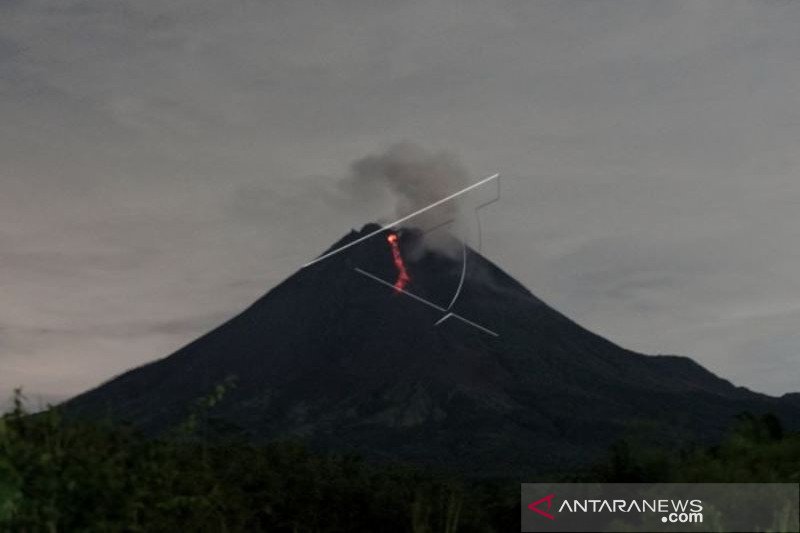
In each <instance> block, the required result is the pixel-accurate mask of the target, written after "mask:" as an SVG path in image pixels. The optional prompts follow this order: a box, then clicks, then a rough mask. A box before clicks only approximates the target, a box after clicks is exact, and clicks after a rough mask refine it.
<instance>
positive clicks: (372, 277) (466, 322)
mask: <svg viewBox="0 0 800 533" xmlns="http://www.w3.org/2000/svg"><path fill="white" fill-rule="evenodd" d="M354 270H355V271H356V272H358V273H359V274H361V275H362V276H366V277H368V278H370V279H371V280H373V281H377V282H378V283H380V284H381V285H386V286H387V287H389V288H391V289H392V290H393V291H397V292H402V293H403V294H405V295H406V296H409V297H411V298H413V299H415V300H417V301H418V302H420V303H423V304H425V305H427V306H428V307H432V308H433V309H436V310H437V311H439V312H442V313H446V314H445V315H444V316H443V317H442V318H440V319H439V321H438V322H436V325H437V326H438V325H439V324H441V323H442V322H444V321H445V320H446V319H448V318H450V317H453V318H457V319H458V320H460V321H462V322H464V323H465V324H469V325H470V326H472V327H474V328H477V329H479V330H481V331H483V332H484V333H488V334H489V335H491V336H493V337H499V336H500V335H498V334H497V333H495V332H494V331H492V330H490V329H489V328H485V327H483V326H481V325H480V324H476V323H475V322H473V321H472V320H467V319H466V318H464V317H463V316H461V315H458V314H456V313H453V312H452V311H448V310H447V309H445V308H444V307H441V306H439V305H436V304H435V303H433V302H431V301H428V300H426V299H425V298H423V297H421V296H417V295H416V294H414V293H411V292H408V291H407V290H405V289H401V288H399V287H395V286H394V285H392V284H391V283H389V282H388V281H384V280H382V279H381V278H379V277H378V276H376V275H374V274H370V273H369V272H367V271H365V270H361V269H360V268H355V269H354Z"/></svg>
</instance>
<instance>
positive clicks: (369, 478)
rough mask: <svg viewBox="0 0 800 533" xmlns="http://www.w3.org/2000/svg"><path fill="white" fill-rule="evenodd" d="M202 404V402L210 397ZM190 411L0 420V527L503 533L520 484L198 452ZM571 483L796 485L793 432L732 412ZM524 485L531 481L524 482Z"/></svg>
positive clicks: (339, 462) (613, 457)
mask: <svg viewBox="0 0 800 533" xmlns="http://www.w3.org/2000/svg"><path fill="white" fill-rule="evenodd" d="M211 400H212V401H213V400H214V398H213V397H212V399H211ZM198 419H200V418H198V417H196V416H193V417H191V418H190V420H188V421H187V424H185V426H184V427H182V428H179V430H178V431H176V433H175V434H173V435H171V436H169V437H167V438H161V439H149V438H145V437H143V436H142V435H140V434H138V433H136V432H135V431H133V430H131V429H129V428H125V427H118V426H111V425H110V424H86V423H76V422H66V421H64V420H63V419H62V418H61V416H60V414H59V412H58V410H57V409H48V410H47V411H44V412H42V413H39V414H37V415H34V416H30V415H26V413H25V412H24V409H23V408H22V404H21V399H20V397H19V396H18V397H17V402H16V408H15V409H14V410H13V411H12V412H10V413H7V414H6V415H4V416H3V417H2V419H0V530H4V531H5V530H9V531H20V532H35V531H47V532H58V531H69V532H71V531H231V532H233V531H248V532H250V531H253V532H256V531H275V532H283V531H286V532H297V533H299V532H323V531H324V532H329V531H330V532H334V531H348V532H351V531H352V532H358V531H385V532H393V531H397V532H400V531H412V532H434V531H435V532H446V533H447V532H451V533H452V532H456V531H458V532H473V531H475V532H477V531H481V532H488V531H504V532H505V531H516V530H517V529H518V527H519V514H518V513H519V485H518V482H519V480H508V481H505V482H500V481H496V482H487V481H481V482H474V481H472V482H470V481H465V480H459V479H454V478H453V477H449V476H444V475H436V474H433V473H430V472H427V471H422V470H419V469H414V468H411V467H404V466H396V465H382V466H376V465H371V464H367V463H365V462H362V461H361V460H359V459H358V458H356V457H350V456H337V455H319V454H314V453H310V452H309V451H308V450H306V449H305V448H304V447H303V446H302V445H300V444H298V443H280V444H272V445H268V446H253V445H250V444H247V443H245V442H236V441H231V440H228V441H220V442H216V441H215V443H214V444H204V443H203V439H197V438H191V436H192V433H194V432H195V431H196V430H197V426H198V423H197V420H198ZM562 479H565V480H573V481H632V482H635V481H672V482H678V481H689V482H692V481H704V482H733V481H740V482H741V481H765V482H766V481H773V482H774V481H780V482H800V435H797V434H794V435H783V432H782V430H781V428H780V425H779V424H778V422H777V420H776V419H774V417H769V416H767V417H754V416H751V415H742V416H741V417H740V420H739V423H738V425H737V426H736V429H735V430H734V431H733V432H732V433H731V435H730V436H729V437H728V438H727V439H726V440H725V442H723V443H722V444H720V445H718V446H715V447H712V448H700V447H698V448H695V449H689V448H687V449H683V450H679V451H674V452H673V451H665V450H653V449H643V448H642V447H640V446H637V445H636V444H635V442H633V441H621V442H619V443H618V444H617V445H615V446H614V447H613V449H612V450H611V451H610V452H609V455H608V457H607V458H606V459H605V460H604V461H602V462H600V463H599V464H598V465H597V466H595V467H594V468H592V469H590V470H588V471H584V472H578V473H572V474H570V475H568V476H562ZM524 481H541V479H538V480H534V479H527V480H524Z"/></svg>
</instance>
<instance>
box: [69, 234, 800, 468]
mask: <svg viewBox="0 0 800 533" xmlns="http://www.w3.org/2000/svg"><path fill="white" fill-rule="evenodd" d="M376 228H377V226H375V225H367V226H365V227H364V228H362V230H360V231H356V230H354V231H351V232H350V233H348V234H346V235H345V236H344V237H342V239H340V240H339V241H337V243H335V244H334V245H332V246H331V247H330V248H329V249H328V250H327V251H326V252H325V253H327V252H329V251H332V250H335V249H337V248H339V247H340V246H342V245H344V244H346V243H348V242H352V241H353V240H355V239H357V238H360V237H362V236H364V235H366V234H368V233H370V232H372V231H374V230H375V229H376ZM398 233H399V246H400V249H401V250H402V255H403V256H404V257H406V258H407V260H406V261H407V265H406V266H407V267H408V271H409V273H410V277H411V280H410V282H409V284H408V286H407V290H409V291H410V292H411V293H412V294H414V295H417V296H419V297H422V298H425V299H426V300H429V301H431V302H434V303H436V304H437V305H440V306H441V307H446V305H447V303H448V302H449V301H450V299H451V297H452V294H453V292H454V290H455V289H456V287H457V286H458V283H459V280H460V273H461V264H460V262H459V259H460V258H459V257H458V254H455V255H454V256H451V255H450V254H443V253H440V252H439V251H437V250H430V249H426V248H424V247H423V246H422V244H421V236H420V233H419V232H417V231H414V230H408V229H406V230H401V231H399V232H398ZM464 252H465V256H466V259H467V269H466V280H465V283H464V286H463V290H462V291H461V294H460V296H459V298H458V300H457V301H456V303H455V304H454V306H453V308H452V311H453V312H455V313H458V314H459V315H461V316H463V317H464V318H466V319H468V320H470V321H474V322H476V323H479V324H481V325H484V326H485V327H486V328H488V329H491V330H493V331H496V332H497V333H498V334H499V337H497V338H495V337H492V336H491V335H487V334H486V333H485V332H483V331H480V330H479V329H477V328H474V327H472V326H470V325H469V324H466V323H464V322H462V321H459V320H457V319H454V318H449V319H447V320H445V321H444V322H442V323H440V324H439V325H435V324H436V323H437V321H438V320H440V319H441V318H442V316H443V313H442V312H440V311H437V310H435V309H432V308H430V307H428V306H425V305H423V304H422V303H420V302H419V301H415V300H414V299H413V298H411V297H408V296H407V295H404V294H400V293H398V292H397V291H395V290H393V289H391V288H390V287H386V286H384V285H382V284H380V283H377V282H376V281H375V280H372V279H369V278H368V277H366V276H364V275H361V274H360V273H359V272H358V271H357V270H356V269H359V270H361V271H363V272H368V273H370V274H372V275H374V276H377V277H378V278H380V279H382V280H385V281H386V282H387V283H392V282H393V281H394V280H395V279H396V276H397V269H396V266H395V264H394V262H393V258H392V253H391V246H390V244H389V243H387V241H386V236H385V234H379V235H377V236H375V237H374V238H372V239H369V240H367V241H364V242H363V243H361V244H359V245H357V246H353V247H351V248H349V249H348V250H345V251H342V252H340V253H337V254H335V255H333V256H331V257H329V258H327V259H325V260H324V261H320V262H318V263H315V264H312V265H310V266H308V267H307V268H303V269H301V270H300V271H298V272H297V273H295V274H294V275H292V276H290V277H289V278H287V279H286V280H284V281H283V282H282V283H280V284H278V285H277V286H276V287H274V288H273V289H271V290H270V291H268V292H267V294H265V295H264V296H262V297H261V298H259V299H258V300H257V301H256V302H254V303H253V304H252V305H251V306H250V307H248V308H247V309H245V310H244V311H243V312H242V313H240V314H238V315H237V316H235V317H234V318H232V319H231V320H229V321H227V322H226V323H224V324H222V325H221V326H219V327H218V328H215V329H214V330H212V331H210V332H209V333H207V334H205V335H203V336H201V337H200V338H198V339H197V340H195V341H193V342H191V343H189V344H188V345H187V346H185V347H183V348H181V349H180V350H178V351H177V352H175V353H173V354H172V355H170V356H168V357H166V358H163V359H160V360H158V361H155V362H153V363H149V364H148V365H144V366H142V367H139V368H137V369H133V370H131V371H128V372H126V373H124V374H122V375H120V376H118V377H117V378H114V379H113V380H111V381H109V382H106V383H105V384H103V385H101V386H100V387H98V388H96V389H93V390H91V391H88V392H87V393H84V394H83V395H80V396H78V397H76V398H74V399H72V400H70V401H69V402H67V403H66V404H65V408H66V410H67V411H68V412H70V413H74V414H76V415H82V416H86V415H92V414H96V413H101V412H108V413H111V414H112V416H113V417H115V418H118V419H124V420H128V421H129V422H131V423H133V424H134V425H136V426H138V427H140V428H142V429H144V430H145V431H148V432H152V433H156V434H157V433H160V432H163V431H166V430H167V429H168V428H170V427H172V426H174V425H175V424H177V423H179V422H180V420H181V419H182V418H184V417H185V416H186V413H187V410H188V408H189V406H191V404H192V401H193V400H194V399H196V398H198V397H201V396H203V395H204V394H207V392H208V391H209V390H210V389H211V388H213V386H214V385H215V384H217V383H219V382H221V381H222V380H224V379H225V377H226V376H228V375H230V374H234V375H236V376H237V382H238V384H237V387H236V388H235V389H233V390H232V391H230V393H229V395H228V396H227V397H226V398H225V400H224V401H223V402H221V403H220V404H219V405H218V406H216V407H215V408H214V412H213V415H214V416H215V417H218V418H220V419H222V420H224V421H225V422H227V423H230V424H234V425H236V426H238V427H240V428H242V430H243V432H244V433H245V434H246V435H247V436H248V438H251V439H254V440H257V441H263V440H272V439H276V438H287V437H293V438H294V437H298V438H303V439H305V440H307V441H308V442H309V443H310V444H312V445H313V446H315V447H319V448H321V449H328V450H339V451H354V452H357V453H360V454H363V455H365V456H367V457H369V458H374V459H379V460H386V459H389V460H403V461H411V462H415V463H420V464H427V465H435V466H439V467H443V468H452V469H456V470H459V471H462V472H466V473H468V474H470V475H515V474H518V473H520V472H537V471H545V470H554V469H558V468H562V467H567V466H574V465H578V464H584V463H586V462H588V461H591V460H592V459H593V458H595V457H597V456H598V455H599V454H601V453H602V452H603V451H604V450H605V448H606V447H607V446H608V445H610V444H611V443H612V442H613V441H614V440H616V439H618V438H620V437H621V436H624V435H626V434H628V433H630V432H632V431H633V432H638V433H640V434H642V435H644V438H646V439H649V440H653V441H657V442H664V443H671V442H678V441H681V440H689V439H701V440H713V439H715V438H718V437H719V436H720V435H721V434H722V432H723V431H724V430H725V429H726V428H727V427H728V426H729V424H730V421H731V419H732V418H733V416H735V415H736V414H737V413H739V412H741V411H745V410H748V411H753V412H767V411H771V412H772V411H774V412H776V413H777V414H778V415H779V416H780V417H781V418H782V419H783V420H784V423H785V424H787V425H788V426H789V427H800V394H797V397H794V396H792V395H788V397H787V395H784V397H781V398H774V397H770V396H766V395H763V394H759V393H755V392H753V391H750V390H748V389H746V388H744V387H736V386H734V385H733V384H731V383H730V382H729V381H727V380H724V379H723V378H720V377H718V376H716V375H714V374H713V373H711V372H709V371H708V370H706V369H704V368H703V367H702V366H701V365H699V364H698V363H696V362H695V361H693V360H692V359H690V358H688V357H684V356H674V355H656V356H651V355H642V354H637V353H635V352H632V351H630V350H626V349H624V348H622V347H619V346H617V345H616V344H614V343H612V342H611V341H609V340H607V339H605V338H603V337H600V336H598V335H595V334H594V333H591V332H590V331H588V330H586V329H584V328H582V327H581V326H580V325H578V324H577V323H575V322H574V321H572V320H571V319H569V318H568V317H566V316H564V315H563V314H561V313H559V312H558V311H556V310H555V309H553V308H551V307H550V306H548V305H547V304H546V303H545V302H543V301H542V300H540V299H539V298H537V297H536V296H535V295H533V294H532V293H531V292H530V291H529V290H528V289H526V288H525V287H524V286H523V285H522V284H520V283H519V282H518V281H516V280H514V279H513V278H512V277H510V276H508V275H507V274H506V273H504V272H503V271H502V270H501V269H500V268H499V267H497V266H496V265H494V264H493V263H491V262H490V261H488V260H487V259H485V258H484V257H483V256H481V255H480V254H479V253H477V252H475V251H474V250H472V249H470V248H468V247H467V248H465V249H464Z"/></svg>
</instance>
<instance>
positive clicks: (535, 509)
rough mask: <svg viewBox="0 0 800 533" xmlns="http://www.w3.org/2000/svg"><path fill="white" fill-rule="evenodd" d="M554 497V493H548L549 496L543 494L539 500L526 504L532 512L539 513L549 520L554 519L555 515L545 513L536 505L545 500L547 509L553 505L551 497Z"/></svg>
mask: <svg viewBox="0 0 800 533" xmlns="http://www.w3.org/2000/svg"><path fill="white" fill-rule="evenodd" d="M554 497H555V494H550V495H549V496H545V497H544V498H542V499H541V500H536V501H535V502H533V503H532V504H530V505H528V509H530V510H531V511H533V512H534V513H539V514H540V515H542V516H543V517H545V518H549V519H550V520H555V519H556V517H555V516H553V515H551V514H550V513H546V512H544V511H542V510H541V509H539V508H538V507H537V505H540V504H542V503H544V502H547V510H548V511H549V510H550V508H551V507H552V506H553V498H554Z"/></svg>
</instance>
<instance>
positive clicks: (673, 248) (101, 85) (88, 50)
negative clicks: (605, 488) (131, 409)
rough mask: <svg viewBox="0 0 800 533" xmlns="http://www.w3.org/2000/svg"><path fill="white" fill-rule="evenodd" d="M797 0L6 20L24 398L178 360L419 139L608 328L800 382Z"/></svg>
mask: <svg viewBox="0 0 800 533" xmlns="http://www.w3.org/2000/svg"><path fill="white" fill-rule="evenodd" d="M798 27H800V3H798V2H792V1H785V2H783V1H763V2H740V1H732V0H722V1H719V2H706V1H700V0H691V1H665V0H661V1H658V0H656V1H649V2H648V1H642V0H635V1H630V2H628V1H604V0H594V1H578V0H575V1H571V0H559V1H557V2H541V1H539V2H523V1H518V2H483V1H481V2H478V1H475V2H468V1H451V2H423V1H420V2H366V1H363V2H360V1H347V0H345V1H340V2H330V3H321V2H305V1H303V0H292V1H285V2H282V1H270V2H256V1H254V0H239V1H236V2H203V1H196V0H192V1H176V0H158V1H151V0H146V1H137V2H122V1H114V2H109V1H100V0H85V1H71V0H58V1H55V0H51V1H25V0H14V1H6V2H2V3H0V111H1V112H2V117H3V120H2V121H0V161H2V165H0V294H1V295H2V298H0V394H3V395H4V396H5V395H6V394H8V393H9V392H10V389H11V388H12V387H13V386H16V385H24V386H25V388H26V389H27V390H28V391H30V392H31V393H33V394H43V395H47V397H48V398H57V397H63V396H64V395H69V394H73V393H77V392H79V391H81V390H84V389H86V388H88V387H90V386H93V385H95V384H97V383H98V382H100V381H102V380H105V379H108V378H109V377H111V376H112V375H114V374H117V373H119V372H121V371H123V370H125V369H127V368H129V367H131V366H134V365H138V364H141V363H144V362H146V361H149V360H152V359H154V358H157V357H161V356H163V355H166V354H168V353H169V352H171V351H172V350H174V349H176V348H178V347H180V346H181V345H183V344H184V343H186V342H188V341H190V340H192V339H193V338H195V337H196V336H197V335H199V334H201V333H203V332H204V331H206V330H208V329H209V328H211V327H213V326H215V325H216V324H218V323H220V322H221V321H222V320H224V319H225V318H226V317H229V316H231V315H233V314H234V313H236V312H238V311H239V310H241V309H242V308H243V307H245V306H246V305H248V304H249V303H250V302H252V301H253V300H255V299H256V298H257V297H258V296H260V295H261V294H262V293H263V292H265V291H266V290H267V289H268V288H270V287H271V286H273V285H274V284H275V283H277V282H278V281H280V280H281V279H283V278H284V277H286V276H287V275H289V274H290V273H292V272H293V271H294V270H295V269H296V268H297V267H298V266H299V265H300V264H302V263H303V262H305V261H306V260H308V259H309V258H311V257H313V256H314V255H315V254H317V253H318V252H320V251H321V250H322V249H323V248H325V247H326V246H327V245H329V244H330V243H331V242H332V241H334V240H335V239H337V238H339V237H340V236H341V235H342V234H343V233H345V232H346V231H348V230H349V229H350V228H351V227H353V226H360V225H361V224H362V223H364V222H366V221H368V220H369V219H370V218H375V217H377V216H380V215H385V214H386V211H387V209H389V206H387V205H364V203H363V202H358V201H356V200H348V199H346V198H343V197H342V196H341V195H340V194H338V193H337V187H336V182H337V180H338V179H339V178H340V177H341V176H343V175H345V174H346V173H347V171H348V165H349V164H350V162H351V161H353V160H355V159H358V158H361V157H364V156H366V155H368V154H370V153H374V152H376V151H380V150H382V149H383V148H385V147H386V146H387V145H389V144H391V143H393V142H396V141H400V140H410V141H413V142H416V143H418V144H420V145H422V146H426V147H428V148H431V149H434V150H440V149H445V150H450V151H451V152H453V153H456V154H458V156H459V157H460V158H461V160H462V162H463V164H464V165H465V167H466V168H467V169H468V170H469V172H470V173H471V175H472V176H474V177H475V179H478V178H480V177H483V176H486V175H488V174H490V173H492V172H495V171H499V172H502V174H503V176H504V180H505V181H504V185H503V187H504V198H503V201H502V203H501V204H500V205H497V206H494V207H492V209H491V211H490V212H488V213H486V217H485V222H486V223H485V230H486V233H485V235H484V252H485V254H486V255H487V256H488V257H489V258H490V259H492V260H494V261H495V262H497V263H499V264H500V265H501V266H502V267H504V268H505V269H506V270H508V271H509V272H510V273H511V274H513V275H515V276H516V277H518V278H519V279H520V280H521V281H522V282H523V283H525V284H526V285H527V286H528V287H529V288H531V290H532V291H533V292H534V293H536V294H537V295H538V296H540V297H541V298H543V299H544V300H546V301H547V302H549V303H550V304H552V305H553V306H554V307H556V308H558V309H559V310H561V311H563V312H564V313H566V314H567V315H569V316H570V317H571V318H573V319H575V320H577V321H578V322H580V323H581V324H583V325H585V326H586V327H588V328H590V329H592V330H594V331H596V332H597V333H600V334H602V335H604V336H606V337H608V338H610V339H612V340H613V341H615V342H617V343H619V344H621V345H623V346H625V347H628V348H631V349H635V350H639V351H643V352H646V353H679V354H686V355H690V356H692V357H694V358H695V359H696V360H698V361H699V362H700V363H702V364H704V365H705V366H707V367H708V368H709V369H711V370H712V371H714V372H716V373H718V374H720V375H721V376H723V377H725V378H727V379H730V380H732V381H733V382H734V383H736V384H740V385H745V386H748V387H751V388H754V389H756V390H760V391H765V392H769V393H773V394H779V393H783V392H787V391H790V390H800V329H798V327H797V326H798V322H799V321H800V274H798V273H800V219H799V217H800V215H799V214H798V206H800V150H798V144H799V143H800V32H798V31H797V28H798Z"/></svg>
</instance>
